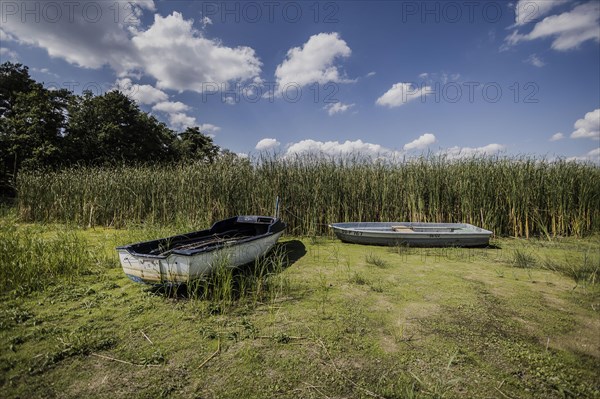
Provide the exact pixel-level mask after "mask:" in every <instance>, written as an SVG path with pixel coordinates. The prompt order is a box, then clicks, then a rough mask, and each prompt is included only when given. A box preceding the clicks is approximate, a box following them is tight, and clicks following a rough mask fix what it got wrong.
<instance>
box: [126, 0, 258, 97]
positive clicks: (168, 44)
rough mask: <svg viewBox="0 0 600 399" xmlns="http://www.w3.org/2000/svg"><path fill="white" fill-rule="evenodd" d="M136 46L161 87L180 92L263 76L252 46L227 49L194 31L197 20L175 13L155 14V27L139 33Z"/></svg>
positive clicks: (148, 69) (201, 89)
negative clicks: (163, 15) (166, 14)
mask: <svg viewBox="0 0 600 399" xmlns="http://www.w3.org/2000/svg"><path fill="white" fill-rule="evenodd" d="M132 43H133V46H134V47H135V49H136V51H137V54H138V56H139V58H140V64H141V66H142V68H143V69H144V71H145V72H146V73H147V74H149V75H151V76H153V77H154V78H155V79H156V80H157V87H159V88H161V89H173V90H178V91H184V90H192V91H196V92H204V91H207V90H208V89H207V87H208V85H211V87H213V86H212V85H217V87H218V88H220V87H221V85H227V84H228V83H229V82H230V81H237V80H247V79H252V78H254V77H256V76H258V75H259V74H260V71H261V65H262V64H261V62H260V60H259V59H258V57H257V56H256V53H255V51H254V49H252V48H250V47H245V46H240V47H235V48H231V47H226V46H223V45H222V44H221V43H220V42H219V41H216V40H211V39H207V38H205V37H203V36H202V34H201V32H200V31H198V30H196V29H194V27H193V20H191V19H190V20H186V19H184V18H183V16H182V15H181V13H179V12H176V11H175V12H173V13H172V14H171V15H168V16H166V17H162V16H160V15H158V14H155V15H154V22H153V24H152V25H151V26H150V27H149V28H148V29H147V30H145V31H139V32H136V34H135V36H134V37H133V38H132Z"/></svg>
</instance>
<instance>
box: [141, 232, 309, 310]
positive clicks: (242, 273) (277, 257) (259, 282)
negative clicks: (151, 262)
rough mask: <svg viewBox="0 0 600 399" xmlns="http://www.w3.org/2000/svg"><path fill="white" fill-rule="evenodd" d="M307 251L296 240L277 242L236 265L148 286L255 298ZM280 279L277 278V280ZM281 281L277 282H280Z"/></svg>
mask: <svg viewBox="0 0 600 399" xmlns="http://www.w3.org/2000/svg"><path fill="white" fill-rule="evenodd" d="M304 255H306V247H305V245H304V244H303V243H302V241H299V240H290V241H286V242H281V243H277V244H275V245H274V246H273V248H272V249H271V250H270V251H269V252H268V253H267V254H266V255H265V256H263V257H260V258H258V259H256V260H254V261H253V262H250V263H247V264H245V265H241V266H238V267H235V268H229V267H227V266H226V265H221V266H219V267H217V270H215V271H214V272H213V273H212V274H211V275H209V276H206V277H204V278H202V279H198V280H194V281H191V282H188V283H163V284H155V285H151V286H149V287H148V291H150V292H151V293H153V294H155V295H163V296H167V297H170V298H180V299H186V298H187V299H202V300H208V301H215V302H223V301H225V302H230V301H238V300H240V299H243V298H253V299H255V300H257V299H260V298H262V297H264V296H268V295H269V294H270V293H271V292H272V291H273V287H274V286H276V285H277V282H276V281H275V280H276V279H277V278H278V277H279V276H280V274H281V273H282V272H283V271H284V270H286V269H287V268H289V267H291V266H292V265H293V264H294V263H296V262H297V261H298V260H299V259H301V258H302V257H303V256H304ZM279 283H280V281H279ZM280 285H281V284H279V286H280Z"/></svg>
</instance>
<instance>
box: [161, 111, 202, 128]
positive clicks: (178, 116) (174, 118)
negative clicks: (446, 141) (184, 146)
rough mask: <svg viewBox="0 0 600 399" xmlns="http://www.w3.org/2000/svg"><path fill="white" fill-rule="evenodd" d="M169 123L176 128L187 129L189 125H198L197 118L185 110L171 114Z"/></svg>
mask: <svg viewBox="0 0 600 399" xmlns="http://www.w3.org/2000/svg"><path fill="white" fill-rule="evenodd" d="M169 124H170V125H171V127H172V128H174V129H181V130H185V129H186V128H188V127H194V126H196V118H194V117H193V116H189V115H187V114H185V113H183V112H176V113H173V114H169ZM201 131H202V130H201Z"/></svg>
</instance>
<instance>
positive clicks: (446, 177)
mask: <svg viewBox="0 0 600 399" xmlns="http://www.w3.org/2000/svg"><path fill="white" fill-rule="evenodd" d="M18 189H19V201H18V203H19V205H18V206H19V212H20V215H21V216H22V217H24V218H25V220H27V221H44V222H51V221H61V222H67V221H68V222H75V223H77V224H80V225H104V226H122V225H127V224H135V223H142V222H150V223H156V224H159V225H163V226H167V225H174V224H177V225H182V224H187V225H194V226H206V225H209V224H211V223H212V222H214V221H215V220H220V219H223V218H225V217H230V216H232V215H236V214H271V213H272V211H273V199H274V198H275V197H276V196H277V195H279V196H280V198H281V200H282V205H283V206H282V207H281V216H282V217H283V219H284V220H285V221H286V223H288V229H287V231H288V233H290V234H298V235H308V236H313V235H318V234H323V233H327V232H328V231H329V229H328V227H327V225H328V224H329V223H332V222H343V221H415V222H418V221H423V222H467V223H471V224H474V225H477V226H481V227H483V228H486V229H489V230H493V231H494V233H495V234H497V235H511V236H526V237H527V236H532V235H544V236H548V237H555V236H560V235H576V236H583V235H587V234H591V233H594V232H600V203H599V202H598V198H600V168H598V167H597V166H594V165H591V164H581V163H575V162H566V161H555V162H547V161H544V160H536V159H529V158H513V159H511V158H472V159H462V160H455V161H450V160H446V159H444V158H438V157H434V158H421V159H417V160H413V161H410V162H403V163H384V162H368V161H356V162H343V161H335V160H329V159H326V158H316V159H315V158H307V157H304V158H295V159H289V158H285V159H272V158H267V159H260V160H258V161H257V162H251V161H250V160H248V159H240V158H235V157H221V158H218V159H217V160H215V162H214V163H206V162H189V163H186V164H180V165H163V166H160V165H153V166H136V167H107V168H75V169H70V170H63V171H59V172H54V173H43V174H42V173H36V172H30V173H24V174H22V175H21V176H20V178H19V182H18Z"/></svg>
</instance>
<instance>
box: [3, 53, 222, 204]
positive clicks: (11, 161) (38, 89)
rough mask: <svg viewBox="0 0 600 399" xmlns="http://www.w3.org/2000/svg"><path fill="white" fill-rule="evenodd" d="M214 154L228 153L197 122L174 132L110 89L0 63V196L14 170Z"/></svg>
mask: <svg viewBox="0 0 600 399" xmlns="http://www.w3.org/2000/svg"><path fill="white" fill-rule="evenodd" d="M222 153H226V154H230V153H229V152H228V151H226V150H225V151H221V149H220V148H219V146H217V145H215V144H214V142H213V140H212V138H211V137H209V136H207V135H205V134H203V133H202V132H201V131H200V129H199V127H188V128H186V129H185V130H184V131H181V132H178V131H174V130H173V129H170V128H169V127H168V126H167V125H166V124H164V123H163V122H160V121H159V120H158V119H156V117H154V116H153V115H151V114H148V113H146V112H144V111H142V110H140V108H139V106H138V105H137V104H136V103H135V101H133V100H132V99H130V98H128V97H127V96H126V95H125V94H123V93H122V92H120V91H118V90H114V91H110V92H107V93H105V94H102V95H97V96H95V95H93V94H92V93H91V92H90V91H86V92H84V93H83V94H82V95H76V94H74V93H73V92H71V91H69V90H67V89H59V90H50V89H48V88H46V87H44V85H43V84H41V83H38V82H36V81H35V80H34V79H32V78H31V76H30V75H29V69H28V67H27V66H25V65H22V64H18V63H11V62H5V63H3V64H1V65H0V195H9V194H14V187H15V184H14V183H15V179H16V176H17V174H18V173H19V171H20V170H22V169H57V168H61V167H68V166H72V165H94V166H109V165H122V164H146V163H172V162H179V161H190V160H200V161H206V162H212V161H213V160H214V159H216V158H217V157H218V156H219V155H220V154H222Z"/></svg>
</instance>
